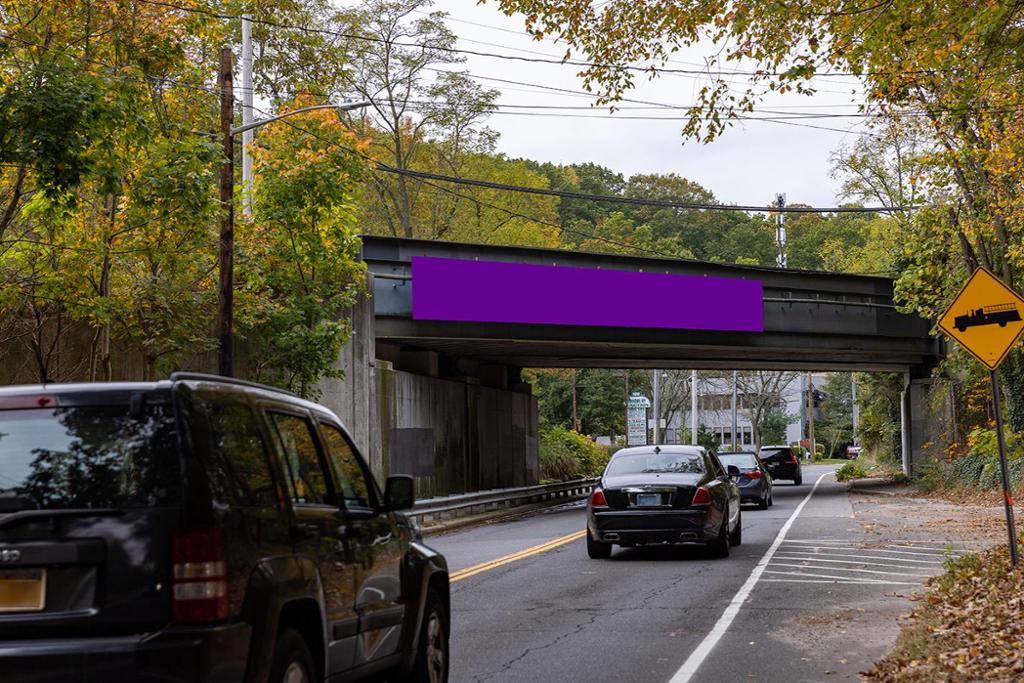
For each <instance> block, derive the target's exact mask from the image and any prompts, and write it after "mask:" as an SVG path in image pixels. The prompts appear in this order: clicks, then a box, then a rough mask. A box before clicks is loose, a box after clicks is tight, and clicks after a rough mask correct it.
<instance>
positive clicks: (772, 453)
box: [761, 448, 789, 460]
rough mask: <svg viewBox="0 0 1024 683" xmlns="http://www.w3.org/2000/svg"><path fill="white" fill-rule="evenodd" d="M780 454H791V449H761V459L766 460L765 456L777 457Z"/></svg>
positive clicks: (784, 455) (785, 455)
mask: <svg viewBox="0 0 1024 683" xmlns="http://www.w3.org/2000/svg"><path fill="white" fill-rule="evenodd" d="M778 456H783V457H787V456H789V449H788V448H762V449H761V459H762V460H764V459H765V458H775V457H778Z"/></svg>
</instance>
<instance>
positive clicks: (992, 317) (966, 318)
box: [953, 304, 1021, 332]
mask: <svg viewBox="0 0 1024 683" xmlns="http://www.w3.org/2000/svg"><path fill="white" fill-rule="evenodd" d="M1020 319H1021V318H1020V313H1019V312H1018V311H1017V305H1016V304H995V305H993V306H985V307H984V308H976V309H974V310H973V311H971V312H970V313H967V314H966V315H958V316H957V317H956V318H955V319H954V320H953V326H954V327H955V328H956V329H958V330H960V331H961V332H964V331H965V330H966V329H967V328H968V327H977V326H978V325H999V327H1006V323H1012V322H1016V321H1019V320H1020Z"/></svg>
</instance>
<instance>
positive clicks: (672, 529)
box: [587, 446, 742, 559]
mask: <svg viewBox="0 0 1024 683" xmlns="http://www.w3.org/2000/svg"><path fill="white" fill-rule="evenodd" d="M738 476H739V470H738V469H736V468H734V467H730V468H729V469H728V470H726V468H725V467H723V466H722V463H721V462H719V460H718V458H717V457H715V455H714V454H712V453H709V452H707V451H706V450H705V449H704V448H703V447H701V446H640V447H636V448H624V449H623V450H621V451H619V452H618V453H616V454H615V455H613V456H612V459H611V461H610V462H609V463H608V467H606V468H605V471H604V475H603V476H602V477H601V481H600V483H599V484H598V486H597V487H595V488H594V491H593V493H591V496H590V501H589V502H588V504H587V553H588V554H589V555H590V557H592V558H595V559H598V558H601V559H603V558H607V557H610V556H611V553H612V546H613V545H620V546H625V547H633V546H640V545H666V544H672V545H675V544H690V543H699V544H704V545H707V546H708V547H709V548H710V550H711V552H712V553H713V554H714V555H715V556H716V557H727V556H728V555H729V547H730V546H731V545H739V544H740V542H741V540H742V526H741V523H740V490H739V488H738V487H737V486H736V482H735V480H734V479H735V477H738Z"/></svg>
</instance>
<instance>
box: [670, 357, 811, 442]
mask: <svg viewBox="0 0 1024 683" xmlns="http://www.w3.org/2000/svg"><path fill="white" fill-rule="evenodd" d="M708 374H710V373H708ZM731 375H732V373H728V372H726V373H715V376H699V379H698V383H697V402H698V424H699V425H701V426H702V427H703V428H704V429H706V430H708V431H710V432H712V433H713V434H714V435H715V436H716V437H717V438H718V441H719V443H720V444H721V445H722V448H723V449H731V448H732V431H733V426H732V425H733V422H732V420H733V417H732V397H733V387H732V376H731ZM824 379H825V376H824V375H823V374H815V375H813V379H812V381H813V382H814V386H815V388H818V389H820V388H821V386H822V384H823V382H824ZM772 386H781V387H782V388H781V390H780V391H779V398H780V400H781V402H782V406H781V407H782V409H783V410H784V411H785V413H786V414H787V415H789V416H791V418H792V419H791V421H790V423H789V424H788V425H787V427H786V439H785V441H786V443H796V442H799V441H800V440H801V439H803V438H804V434H805V433H806V428H805V425H806V419H807V373H805V372H791V373H771V376H770V380H769V381H766V382H764V383H763V384H761V385H759V386H757V387H756V390H755V391H754V392H753V393H751V390H752V389H755V388H754V387H750V386H749V385H748V387H747V388H746V391H745V389H744V387H743V382H742V381H741V382H740V383H738V386H737V392H736V394H737V407H736V448H737V449H738V450H752V449H753V448H754V447H755V443H754V442H755V441H756V437H755V435H754V429H753V426H752V425H751V421H750V415H749V410H747V407H748V403H749V402H750V401H751V400H752V399H754V398H756V397H758V396H759V395H763V393H764V391H765V390H766V387H772ZM690 424H691V421H690V411H689V410H688V409H687V410H681V411H677V412H676V413H675V414H674V415H673V416H672V417H671V418H670V420H669V422H668V423H667V424H666V428H665V431H664V436H663V438H662V440H663V441H664V442H665V443H679V442H680V441H681V440H682V439H684V438H686V437H687V436H688V434H689V431H688V430H689V428H690Z"/></svg>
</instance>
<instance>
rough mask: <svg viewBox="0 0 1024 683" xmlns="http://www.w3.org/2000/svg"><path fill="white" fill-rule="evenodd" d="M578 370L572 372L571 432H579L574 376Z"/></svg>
mask: <svg viewBox="0 0 1024 683" xmlns="http://www.w3.org/2000/svg"><path fill="white" fill-rule="evenodd" d="M579 372H580V371H579V370H577V369H575V368H574V369H573V371H572V431H574V432H578V431H580V421H579V419H578V418H577V417H576V375H578V374H579Z"/></svg>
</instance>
